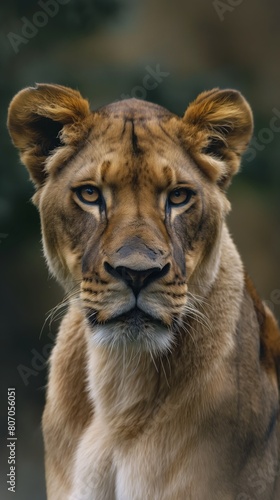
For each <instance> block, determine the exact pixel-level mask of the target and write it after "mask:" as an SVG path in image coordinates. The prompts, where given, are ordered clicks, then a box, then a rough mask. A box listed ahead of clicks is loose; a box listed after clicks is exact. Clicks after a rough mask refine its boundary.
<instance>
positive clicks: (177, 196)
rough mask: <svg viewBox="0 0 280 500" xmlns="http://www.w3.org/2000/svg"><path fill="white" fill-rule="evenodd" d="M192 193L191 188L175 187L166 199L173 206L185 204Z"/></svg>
mask: <svg viewBox="0 0 280 500" xmlns="http://www.w3.org/2000/svg"><path fill="white" fill-rule="evenodd" d="M193 195H194V192H193V191H192V190H191V189H188V188H176V189H173V191H171V192H170V193H169V196H168V201H169V203H170V205H173V206H178V205H186V204H187V203H188V202H189V201H190V199H191V197H192V196H193Z"/></svg>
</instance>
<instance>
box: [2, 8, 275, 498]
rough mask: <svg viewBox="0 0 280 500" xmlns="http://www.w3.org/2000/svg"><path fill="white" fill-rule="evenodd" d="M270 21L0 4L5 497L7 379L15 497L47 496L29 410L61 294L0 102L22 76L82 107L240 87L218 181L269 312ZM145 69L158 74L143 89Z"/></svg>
mask: <svg viewBox="0 0 280 500" xmlns="http://www.w3.org/2000/svg"><path fill="white" fill-rule="evenodd" d="M279 21H280V3H279V1H278V0H267V1H266V2H263V1H262V0H213V1H212V0H209V1H207V0H196V2H191V1H184V0H172V2H171V1H168V0H92V1H90V0H60V1H58V0H41V1H38V2H34V1H32V0H22V1H21V0H9V1H7V2H1V6H0V22H1V55H0V59H1V72H0V86H1V93H0V99H1V107H0V114H1V125H0V127H1V131H0V132H1V136H0V137H1V151H0V161H1V170H0V257H1V258H0V266H1V273H0V293H1V300H0V307H1V322H0V328H1V345H2V347H1V377H0V380H1V469H0V470H1V478H0V480H1V484H0V497H1V499H6V498H10V496H11V495H12V493H10V494H8V492H7V485H6V474H7V472H8V470H7V448H6V444H7V441H6V437H7V402H6V399H7V388H8V387H13V386H14V387H16V392H17V406H16V411H17V437H18V441H17V490H16V495H15V496H16V498H18V499H20V500H30V499H35V500H43V499H45V498H46V497H45V491H44V473H43V450H42V438H41V431H40V418H41V413H42V408H43V404H44V396H45V384H46V375H47V368H46V360H47V357H48V353H49V351H50V349H51V346H52V344H53V338H54V336H55V332H56V328H57V323H56V322H55V321H54V322H53V323H52V324H50V322H49V321H47V322H46V323H45V319H46V316H47V313H48V311H50V310H51V309H52V308H53V307H54V306H56V304H58V302H59V301H60V300H61V299H62V297H63V293H62V290H61V289H60V288H59V286H58V285H57V284H56V283H55V282H54V281H53V280H51V279H50V278H49V276H48V272H47V270H46V267H45V264H44V260H43V256H42V251H41V246H40V226H39V218H38V215H37V212H36V209H35V208H34V207H33V206H32V204H31V202H30V201H29V199H30V197H31V196H32V192H33V188H32V185H31V183H30V181H29V180H28V174H27V172H26V171H25V169H24V167H23V166H21V165H20V163H19V160H18V156H17V152H16V151H15V150H14V149H13V147H12V145H11V143H10V139H9V137H8V134H7V131H6V112H7V106H8V103H9V101H10V99H11V98H12V97H13V95H14V94H15V93H16V92H17V91H18V90H19V89H21V88H22V87H24V86H28V85H33V84H34V83H35V82H53V83H60V84H63V85H68V86H71V87H74V88H77V89H79V90H80V91H81V93H82V94H83V95H84V96H86V97H88V98H89V99H90V101H91V105H92V108H95V107H98V106H100V105H103V104H106V103H108V102H110V101H114V100H118V99H122V98H123V97H124V96H131V97H138V98H142V99H147V100H151V101H153V102H156V103H159V104H161V105H163V106H165V107H167V108H169V109H170V110H171V111H173V112H176V113H178V114H183V112H184V110H185V108H186V107H187V104H188V102H189V101H191V100H192V99H194V98H195V96H196V95H197V94H198V93H199V92H201V91H202V90H205V89H210V88H212V87H215V86H218V87H222V88H225V87H232V88H237V89H239V90H241V91H242V92H243V93H244V95H245V96H246V97H247V99H248V100H249V102H250V103H251V105H252V108H253V111H254V116H255V134H254V143H253V145H252V147H251V149H250V150H249V153H247V155H245V156H244V159H243V167H242V173H241V174H240V175H239V176H237V178H235V180H234V183H233V185H232V186H231V188H230V190H229V198H230V200H231V202H232V205H233V211H232V213H231V215H230V217H229V224H230V228H231V231H232V233H233V235H234V239H235V241H236V243H237V245H238V247H239V250H240V252H241V255H242V257H243V259H244V261H245V264H246V267H247V269H248V271H249V273H250V275H251V276H252V278H253V280H254V281H255V283H256V286H257V288H258V290H259V292H260V293H261V294H262V296H263V297H264V299H265V300H266V301H267V302H268V303H269V304H270V306H271V307H272V308H273V310H274V312H275V313H276V315H277V316H278V318H279V312H280V273H279V254H280V231H279V229H280V217H279V212H280V196H279V194H280V166H279V163H280V147H279V146H280V144H279V137H280V64H279V59H280V57H279V56H280V30H279ZM151 71H152V72H153V71H154V72H156V71H158V72H159V71H160V72H163V73H164V75H163V73H162V75H161V76H158V77H157V80H158V81H156V80H153V81H154V82H155V83H157V85H155V88H153V89H151V90H147V89H145V87H144V82H145V81H146V80H145V76H146V75H147V74H148V73H149V72H151ZM158 75H159V73H158ZM149 81H150V82H152V80H151V79H150V80H149ZM62 500H63V499H62Z"/></svg>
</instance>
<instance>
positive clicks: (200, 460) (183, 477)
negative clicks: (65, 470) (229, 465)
mask: <svg viewBox="0 0 280 500" xmlns="http://www.w3.org/2000/svg"><path fill="white" fill-rule="evenodd" d="M167 441H169V442H167ZM218 464H219V459H218V458H217V457H216V454H215V453H214V452H213V451H212V450H211V449H209V447H208V445H207V443H201V444H200V445H199V446H198V447H195V446H192V444H191V443H189V447H187V443H185V442H184V439H181V440H180V442H172V436H170V435H169V436H166V441H165V442H163V443H160V442H157V438H156V437H155V439H151V438H150V439H149V443H148V441H147V442H146V443H145V442H142V443H139V445H138V446H136V447H135V448H134V449H132V450H131V451H130V452H129V453H127V455H126V456H122V457H119V458H118V460H117V466H116V474H115V500H131V499H133V500H142V499H144V498H145V499H147V500H171V499H174V500H186V499H188V500H206V499H207V500H214V499H215V500H230V499H233V498H234V496H233V492H230V491H229V490H228V488H227V485H226V484H223V480H222V478H221V474H220V471H219V465H218ZM211 492H212V493H211ZM211 495H212V496H211ZM112 500H113V499H112Z"/></svg>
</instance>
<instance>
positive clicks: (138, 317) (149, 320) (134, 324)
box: [87, 306, 165, 332]
mask: <svg viewBox="0 0 280 500" xmlns="http://www.w3.org/2000/svg"><path fill="white" fill-rule="evenodd" d="M87 319H88V321H89V323H90V325H91V326H96V325H100V324H102V325H112V326H113V325H117V326H121V325H123V326H125V327H126V328H127V327H128V328H129V329H130V330H131V331H135V332H136V331H137V332H139V331H140V330H141V329H144V328H146V327H147V326H153V325H154V326H161V327H163V326H165V325H164V323H163V322H162V321H160V320H159V319H157V318H154V317H153V316H151V315H149V314H147V313H145V312H144V311H142V310H141V309H139V307H137V306H135V307H134V308H132V309H130V311H127V312H126V313H123V314H119V315H117V316H114V317H113V318H110V319H108V320H106V321H103V322H102V323H100V322H99V321H98V319H97V318H96V315H95V314H92V312H91V311H88V312H87Z"/></svg>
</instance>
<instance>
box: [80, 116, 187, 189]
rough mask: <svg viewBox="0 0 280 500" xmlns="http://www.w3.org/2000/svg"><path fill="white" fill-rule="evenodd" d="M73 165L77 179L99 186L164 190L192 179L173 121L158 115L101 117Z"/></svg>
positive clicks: (176, 127)
mask: <svg viewBox="0 0 280 500" xmlns="http://www.w3.org/2000/svg"><path fill="white" fill-rule="evenodd" d="M171 116H172V115H171ZM75 165H76V169H75V171H74V175H75V176H77V180H80V181H81V182H83V181H84V180H85V179H86V178H88V179H92V180H93V181H96V182H97V183H99V184H100V185H104V184H109V185H118V186H122V185H123V184H124V183H129V184H131V183H132V184H133V186H134V187H136V186H142V187H145V186H146V187H149V186H150V187H151V186H157V187H158V188H159V189H166V188H167V187H168V186H170V185H172V184H175V183H176V182H178V180H179V181H183V180H188V177H189V176H191V177H193V169H192V167H193V162H192V160H191V158H190V157H189V156H188V154H187V151H186V149H184V147H183V145H182V144H181V143H180V138H179V133H178V125H177V123H176V120H175V122H174V123H173V122H172V120H171V121H170V120H160V119H158V117H157V116H156V117H155V118H152V117H146V118H144V117H143V116H142V115H140V117H139V116H134V117H133V116H131V115H130V114H129V115H122V114H117V115H114V114H113V115H112V116H106V115H105V116H104V115H100V116H99V117H98V119H97V120H96V121H95V125H94V126H93V127H92V130H91V131H90V133H89V135H88V138H87V142H86V144H85V146H84V147H83V149H82V150H81V151H80V153H79V155H78V156H77V157H76V158H75Z"/></svg>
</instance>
